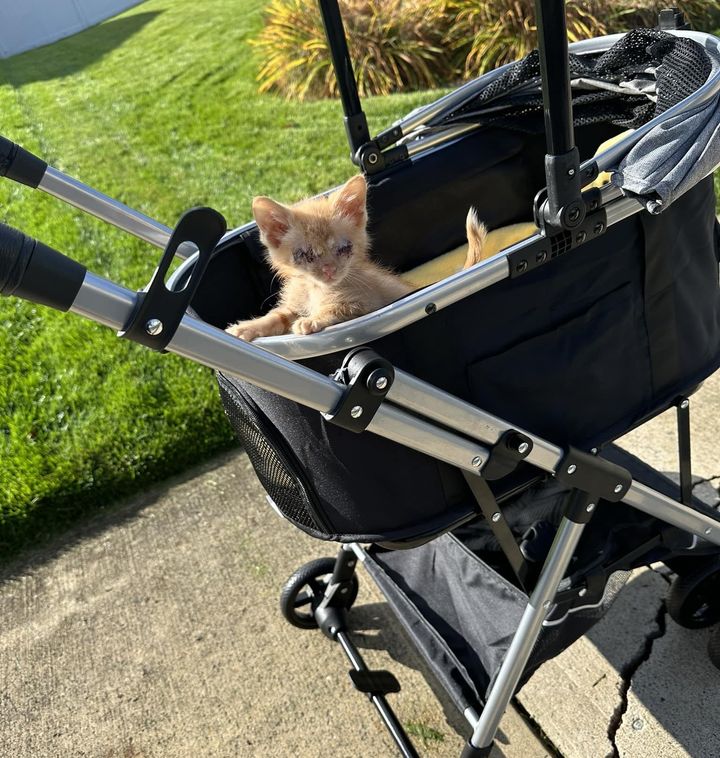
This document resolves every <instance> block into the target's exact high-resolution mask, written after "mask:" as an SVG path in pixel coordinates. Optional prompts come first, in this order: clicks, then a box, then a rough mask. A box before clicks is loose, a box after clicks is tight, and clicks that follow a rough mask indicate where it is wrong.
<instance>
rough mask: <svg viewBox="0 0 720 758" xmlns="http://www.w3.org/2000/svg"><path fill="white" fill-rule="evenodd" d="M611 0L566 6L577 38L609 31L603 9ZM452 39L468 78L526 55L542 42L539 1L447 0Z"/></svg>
mask: <svg viewBox="0 0 720 758" xmlns="http://www.w3.org/2000/svg"><path fill="white" fill-rule="evenodd" d="M603 5H607V3H601V2H596V1H594V0H589V1H587V2H586V1H585V0H569V2H568V3H567V5H566V17H567V29H568V38H569V39H570V41H571V42H575V41H577V40H580V39H587V38H588V37H596V36H599V35H602V34H607V32H608V27H607V26H606V24H605V23H604V22H603V21H602V20H601V17H602V14H601V13H600V10H601V9H602V6H603ZM444 14H445V16H446V18H447V19H448V27H447V28H448V32H447V35H446V38H445V40H446V44H447V45H448V46H449V47H450V48H451V49H452V50H453V51H454V53H455V59H454V60H455V65H456V66H457V69H458V70H459V71H460V72H461V74H462V76H463V77H464V78H470V77H473V76H477V75H478V74H482V73H485V72H486V71H489V70H491V69H493V68H497V67H498V66H501V65H503V64H504V63H510V62H512V61H515V60H518V59H519V58H523V57H524V56H526V55H527V54H528V53H529V52H530V51H531V50H533V49H534V48H535V47H537V28H536V26H535V0H481V1H480V0H475V2H473V1H472V0H446V2H445V3H444Z"/></svg>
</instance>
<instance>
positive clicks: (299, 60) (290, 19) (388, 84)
mask: <svg viewBox="0 0 720 758" xmlns="http://www.w3.org/2000/svg"><path fill="white" fill-rule="evenodd" d="M439 11H440V6H439V5H438V4H437V3H426V2H423V0H369V2H368V1H367V0H346V1H345V2H343V3H342V14H343V21H344V23H345V28H346V31H347V36H348V48H349V51H350V58H351V59H352V61H353V64H354V68H355V75H356V77H357V82H358V90H359V92H360V94H361V95H363V96H364V95H387V94H391V93H392V92H396V91H398V90H416V89H426V88H431V87H437V86H438V85H439V84H440V83H442V82H445V81H447V80H448V79H449V78H451V77H452V76H453V70H452V68H451V66H450V62H449V57H448V55H447V53H446V51H445V50H444V49H443V45H442V39H443V18H442V16H441V15H440V13H439ZM252 44H253V45H254V46H255V48H256V50H257V52H258V54H259V56H260V58H261V60H262V67H261V69H260V73H259V74H258V80H259V81H260V82H261V84H260V91H261V92H267V91H271V90H274V91H278V92H280V93H281V94H283V95H285V96H286V97H289V98H296V99H298V100H305V99H308V98H318V97H334V96H336V95H337V83H336V81H335V75H334V73H333V70H332V66H331V65H330V57H329V53H328V49H327V42H326V40H325V30H324V28H323V25H322V19H321V16H320V12H319V10H318V7H317V3H316V2H315V0H272V2H271V3H270V4H269V6H268V8H267V10H266V24H265V28H264V29H263V31H262V32H261V33H260V35H259V36H258V37H257V38H256V39H255V40H253V41H252Z"/></svg>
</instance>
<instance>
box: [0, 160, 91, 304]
mask: <svg viewBox="0 0 720 758" xmlns="http://www.w3.org/2000/svg"><path fill="white" fill-rule="evenodd" d="M33 157H34V156H33ZM85 273H86V270H85V267H84V266H82V265H81V264H79V263H77V262H76V261H74V260H72V259H71V258H68V257H67V256H65V255H63V254H62V253H59V252H58V251H57V250H53V248H51V247H48V246H47V245H44V244H43V243H42V242H38V241H37V240H34V239H33V238H32V237H28V236H26V235H25V234H23V233H22V232H19V231H18V230H17V229H13V228H12V227H9V226H6V225H5V224H0V295H17V296H18V297H23V298H25V299H26V300H31V301H32V302H34V303H40V304H41V305H49V306H50V307H51V308H55V309H56V310H59V311H67V310H69V309H70V307H71V306H72V304H73V303H74V302H75V298H76V297H77V294H78V292H79V291H80V288H81V287H82V284H83V281H84V279H85Z"/></svg>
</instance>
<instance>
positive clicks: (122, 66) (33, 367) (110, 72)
mask: <svg viewBox="0 0 720 758" xmlns="http://www.w3.org/2000/svg"><path fill="white" fill-rule="evenodd" d="M263 6H264V2H262V0H206V1H205V2H203V3H202V4H201V7H202V12H199V10H198V9H199V5H198V3H197V2H193V1H192V0H148V1H147V2H145V3H142V4H141V5H139V6H137V7H135V8H133V9H132V10H130V11H128V12H127V13H124V14H122V15H121V16H118V17H116V18H114V19H111V20H109V21H107V22H105V23H103V24H101V25H99V26H97V27H95V28H93V29H89V30H87V31H85V32H83V33H81V34H78V35H76V36H74V37H71V38H69V39H67V40H64V41H61V42H58V43H56V44H54V45H51V46H49V47H45V48H41V49H38V50H34V51H32V52H29V53H25V54H23V55H19V56H16V57H14V58H11V59H8V60H5V61H0V114H2V116H1V118H0V121H1V126H0V133H2V134H3V135H5V136H6V137H8V138H9V139H12V140H14V141H16V142H19V143H20V144H21V145H23V146H24V147H27V148H28V149H29V150H32V151H33V152H36V153H37V154H38V155H40V156H42V157H43V158H45V159H46V160H47V161H48V162H49V163H50V164H51V165H53V166H55V167H57V168H59V169H60V170H62V171H66V172H67V173H69V174H71V175H73V176H76V177H78V178H79V179H81V180H82V181H84V182H86V183H88V184H90V185H91V186H93V187H96V188H98V189H100V190H102V191H103V192H106V193H107V194H109V195H111V196H113V197H116V198H118V199H120V200H122V201H123V202H125V203H127V204H128V205H130V206H132V207H134V208H138V209H140V210H142V211H143V212H145V213H147V214H148V215H150V216H152V217H154V218H157V219H159V220H160V221H163V222H164V223H166V224H168V225H173V224H174V223H175V221H176V220H177V218H178V217H179V215H180V214H181V213H182V212H183V211H184V210H185V209H187V208H189V207H191V206H193V205H200V204H202V205H210V206H212V207H214V208H217V209H218V210H219V211H221V212H222V213H223V214H224V215H225V217H226V218H227V219H228V223H229V224H230V225H231V226H237V225H240V224H241V223H244V222H246V221H247V220H248V219H249V218H250V201H251V198H252V196H253V195H256V194H269V195H274V196H277V197H279V198H281V199H285V200H287V201H291V200H294V199H296V198H298V197H300V196H302V195H306V194H310V193H315V192H318V191H320V190H323V189H326V188H327V187H328V186H332V185H333V184H334V183H337V182H339V181H341V180H343V179H345V178H347V177H348V176H350V175H351V174H352V173H353V171H354V168H353V166H352V164H351V163H350V161H349V160H348V149H347V145H346V143H345V136H344V129H343V126H342V112H341V109H340V106H339V104H338V103H336V102H315V103H306V104H297V103H288V102H285V101H283V100H280V99H278V98H276V97H273V96H267V95H264V96H259V95H258V94H257V93H256V85H255V81H254V77H255V72H256V68H257V66H256V62H255V61H254V60H253V53H252V50H251V48H250V46H249V45H248V44H247V38H248V37H249V36H251V35H253V34H254V33H255V32H256V31H257V29H258V28H259V26H260V23H261V11H262V8H263ZM427 99H428V95H424V96H423V95H409V96H406V95H403V96H395V97H393V98H376V99H371V100H369V101H368V102H367V113H368V118H369V120H370V123H371V127H372V128H373V130H377V129H379V128H381V127H383V126H386V125H387V124H389V123H390V121H392V120H393V119H395V118H397V117H398V116H400V115H402V114H403V113H405V112H407V111H408V110H410V109H411V108H413V107H415V106H416V105H417V104H419V103H421V102H425V101H427ZM0 219H2V220H3V221H5V222H7V223H9V224H11V225H13V226H16V227H19V228H20V229H22V230H23V231H24V232H26V233H27V234H30V235H33V236H35V237H38V238H39V239H41V240H43V241H44V242H46V243H47V244H50V245H52V246H53V247H55V248H57V249H59V250H61V251H62V252H64V253H66V254H68V255H70V256H71V257H73V258H76V259H77V260H79V261H81V262H82V263H84V264H85V265H86V266H87V267H88V268H89V269H90V270H92V271H93V272H95V273H97V274H100V275H102V276H106V277H109V278H111V279H114V280H116V281H118V282H120V283H122V284H124V285H126V286H129V287H132V288H139V287H141V286H143V285H144V284H145V283H146V281H147V280H148V279H149V277H150V276H151V274H152V271H153V269H154V267H155V264H156V262H157V260H158V257H159V251H158V250H156V249H155V248H152V247H151V246H149V245H147V244H145V243H142V242H140V241H137V240H135V239H134V238H132V237H130V236H128V235H126V234H124V233H122V232H120V231H118V230H115V229H113V228H111V227H109V226H107V225H105V224H102V223H101V222H98V221H95V220H94V219H92V218H89V217H87V216H85V215H83V214H81V213H79V212H76V211H74V210H73V209H71V208H68V207H67V206H65V205H63V204H62V203H60V202H59V201H57V200H54V199H52V198H50V197H48V196H46V195H44V194H43V193H40V192H33V191H32V190H29V189H27V188H24V187H20V186H18V185H15V184H13V183H11V182H8V181H2V182H0ZM0 355H2V362H1V364H0V553H2V554H4V555H9V554H11V553H12V552H14V551H16V550H17V549H18V548H19V547H21V546H23V545H25V544H27V543H30V542H37V541H39V540H42V539H44V538H45V537H46V536H48V535H52V534H55V533H57V532H58V531H59V530H61V529H63V528H65V527H66V526H67V525H69V524H70V523H72V522H73V521H75V520H77V519H78V518H79V517H80V516H81V515H83V514H86V513H89V512H92V511H95V510H96V509H97V508H99V507H103V506H105V505H106V504H109V503H111V502H112V501H113V500H114V499H116V498H118V497H119V496H121V495H125V494H128V493H130V492H133V491H137V490H139V489H140V488H142V487H143V486H144V485H146V484H147V483H149V482H150V481H153V480H156V479H158V478H161V477H164V476H167V475H170V474H172V473H174V472H177V471H179V470H181V469H183V468H185V467H187V466H188V465H190V464H192V463H196V462H198V461H200V460H202V459H204V458H207V457H208V456H210V455H212V454H213V453H215V452H217V451H219V450H221V449H223V448H227V447H228V446H229V445H232V444H234V442H233V438H232V436H231V432H230V427H229V425H228V424H227V422H226V421H225V419H224V416H223V414H222V410H221V407H220V403H219V400H218V397H217V391H216V388H215V386H214V379H213V376H212V374H211V372H210V371H208V370H206V369H204V368H202V367H199V366H197V365H195V364H192V363H190V362H187V361H183V360H181V359H178V358H176V357H174V356H168V355H165V356H163V355H157V354H154V353H152V352H150V351H148V350H146V349H143V348H140V347H138V346H136V345H133V344H130V343H127V342H125V341H123V340H118V339H117V338H116V337H115V335H114V334H113V333H112V332H111V331H109V330H107V329H105V328H103V327H100V326H98V325H95V324H92V323H90V322H86V321H84V320H83V319H80V318H77V317H74V316H68V315H64V314H59V313H56V312H54V311H51V310H49V309H46V308H43V307H41V306H37V307H35V306H32V305H30V304H27V303H24V302H21V301H18V300H14V299H2V300H1V301H0Z"/></svg>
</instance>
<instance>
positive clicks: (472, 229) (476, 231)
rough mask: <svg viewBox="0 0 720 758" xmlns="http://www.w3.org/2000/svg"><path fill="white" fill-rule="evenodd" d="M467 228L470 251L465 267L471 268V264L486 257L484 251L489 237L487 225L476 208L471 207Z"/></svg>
mask: <svg viewBox="0 0 720 758" xmlns="http://www.w3.org/2000/svg"><path fill="white" fill-rule="evenodd" d="M465 230H466V232H467V240H468V251H467V257H466V259H465V265H464V266H463V268H470V266H474V265H475V264H476V263H480V261H481V260H483V259H484V257H485V256H484V255H483V251H484V248H485V239H486V238H487V227H486V226H485V224H483V222H482V221H480V218H479V217H478V213H477V211H476V210H475V208H472V207H471V208H470V210H469V211H468V215H467V219H466V221H465Z"/></svg>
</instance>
